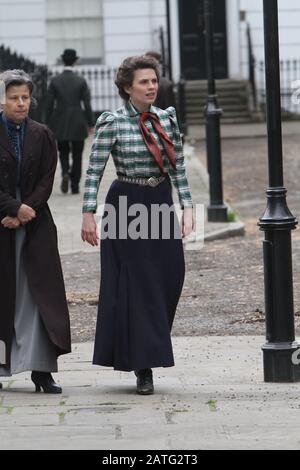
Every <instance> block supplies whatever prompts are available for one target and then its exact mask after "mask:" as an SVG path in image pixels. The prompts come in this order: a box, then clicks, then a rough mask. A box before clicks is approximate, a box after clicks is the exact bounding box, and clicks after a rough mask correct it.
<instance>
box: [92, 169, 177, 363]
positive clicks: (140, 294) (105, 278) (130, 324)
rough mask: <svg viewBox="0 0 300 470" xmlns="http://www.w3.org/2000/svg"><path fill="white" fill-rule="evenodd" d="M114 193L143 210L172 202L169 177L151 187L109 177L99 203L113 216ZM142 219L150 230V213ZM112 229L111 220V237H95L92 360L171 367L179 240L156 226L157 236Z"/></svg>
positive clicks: (116, 198)
mask: <svg viewBox="0 0 300 470" xmlns="http://www.w3.org/2000/svg"><path fill="white" fill-rule="evenodd" d="M120 196H126V197H127V206H128V207H130V206H131V205H132V204H137V203H140V204H143V205H144V206H146V207H147V209H148V213H149V214H150V210H151V206H152V205H153V204H167V205H168V206H172V205H173V200H172V189H171V183H170V180H169V178H167V179H166V180H165V181H163V182H162V183H161V184H159V185H158V186H156V187H154V188H152V187H149V186H138V185H136V184H131V183H124V182H120V181H118V180H115V181H114V182H113V183H112V185H111V187H110V189H109V191H108V194H107V197H106V201H105V203H106V204H111V205H112V206H113V207H114V208H115V210H116V215H117V220H118V217H119V215H120V214H119V211H121V215H123V216H124V215H125V214H124V213H122V210H123V209H122V208H121V206H122V204H120V199H119V198H120ZM123 201H124V198H123ZM105 215H106V214H104V216H105ZM135 217H136V216H135ZM135 217H131V218H128V219H127V224H130V222H131V221H132V220H133V219H134V218H135ZM170 217H171V216H170ZM175 219H176V222H177V226H178V220H177V218H175ZM152 220H153V219H152ZM103 221H104V219H103ZM148 222H149V224H148V226H149V232H150V230H151V218H150V215H149V220H148ZM165 222H166V221H164V223H165ZM152 226H153V223H152ZM118 230H119V225H118V224H117V237H116V238H115V237H111V238H104V239H101V242H100V243H101V247H100V259H101V283H100V294H99V305H98V318H97V327H96V337H95V349H94V358H93V363H94V364H98V365H102V366H110V367H114V369H116V370H121V371H132V370H137V369H145V368H152V367H170V366H173V365H174V357H173V351H172V343H171V337H170V333H171V328H172V324H173V320H174V316H175V311H176V307H177V304H178V301H179V298H180V294H181V291H182V286H183V281H184V274H185V264H184V253H183V246H182V240H181V239H180V238H178V237H176V236H174V233H171V237H169V238H168V239H165V237H163V236H162V231H161V227H160V230H159V231H160V233H159V237H158V239H153V238H152V239H151V238H150V239H141V238H139V239H132V238H128V237H127V238H126V239H120V237H118ZM171 232H172V231H171ZM114 238H115V239H114Z"/></svg>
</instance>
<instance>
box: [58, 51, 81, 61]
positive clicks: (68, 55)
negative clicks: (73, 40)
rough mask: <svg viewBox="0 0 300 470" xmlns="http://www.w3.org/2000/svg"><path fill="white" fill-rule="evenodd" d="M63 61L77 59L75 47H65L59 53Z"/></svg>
mask: <svg viewBox="0 0 300 470" xmlns="http://www.w3.org/2000/svg"><path fill="white" fill-rule="evenodd" d="M61 58H62V60H63V61H65V60H67V61H74V62H75V60H77V59H78V56H77V52H76V51H75V49H65V50H64V53H63V54H62V55H61Z"/></svg>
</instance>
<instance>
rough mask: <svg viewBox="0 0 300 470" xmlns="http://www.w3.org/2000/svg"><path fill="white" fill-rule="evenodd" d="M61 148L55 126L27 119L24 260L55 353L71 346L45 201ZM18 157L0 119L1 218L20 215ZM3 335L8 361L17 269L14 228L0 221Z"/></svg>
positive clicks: (54, 237) (23, 186)
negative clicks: (30, 212) (29, 214)
mask: <svg viewBox="0 0 300 470" xmlns="http://www.w3.org/2000/svg"><path fill="white" fill-rule="evenodd" d="M56 163H57V151H56V145H55V140H54V137H53V135H52V133H51V131H50V130H49V129H48V128H47V127H46V126H44V125H42V124H39V123H37V122H35V121H32V120H31V119H28V122H27V126H26V130H25V136H24V146H23V157H22V163H21V199H22V202H23V203H24V204H27V205H28V206H30V207H32V208H33V209H34V210H35V211H36V218H35V219H33V220H32V221H31V222H29V223H28V224H26V226H25V227H26V241H25V245H24V263H25V270H26V273H27V277H28V283H29V286H30V289H31V292H32V295H33V297H34V300H35V302H36V304H37V306H38V309H39V312H40V315H41V317H42V320H43V323H44V325H45V327H46V330H47V332H48V334H49V336H50V338H51V340H52V342H53V343H54V345H55V346H56V351H57V355H60V354H65V353H68V352H70V350H71V340H70V323H69V313H68V306H67V301H66V294H65V288H64V280H63V275H62V270H61V264H60V258H59V254H58V249H57V232H56V227H55V224H54V222H53V219H52V216H51V213H50V209H49V207H48V204H47V201H48V199H49V197H50V194H51V192H52V186H53V180H54V174H55V169H56ZM16 180H17V160H16V158H15V156H14V154H13V151H12V148H11V146H10V143H9V140H8V137H7V134H6V131H5V128H4V125H3V123H2V122H1V124H0V219H1V220H2V219H3V218H4V217H5V216H7V215H10V216H16V215H17V212H18V209H19V207H20V205H21V202H19V201H17V200H16V199H15V197H16ZM0 280H1V282H0V297H1V306H0V340H2V341H4V342H5V345H6V366H9V365H10V351H11V343H12V335H13V327H14V312H15V296H16V269H15V230H13V229H7V228H4V227H3V226H2V225H0Z"/></svg>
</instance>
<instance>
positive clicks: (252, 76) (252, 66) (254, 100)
mask: <svg viewBox="0 0 300 470" xmlns="http://www.w3.org/2000/svg"><path fill="white" fill-rule="evenodd" d="M247 43H248V63H249V84H250V89H251V94H252V107H253V109H254V110H256V108H257V91H256V77H255V65H256V61H255V56H254V53H253V46H252V37H251V28H250V24H249V23H247Z"/></svg>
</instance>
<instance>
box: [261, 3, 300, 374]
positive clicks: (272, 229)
mask: <svg viewBox="0 0 300 470" xmlns="http://www.w3.org/2000/svg"><path fill="white" fill-rule="evenodd" d="M263 3H264V34H265V62H266V67H265V69H266V96H267V125H268V161H269V188H268V189H267V207H266V210H265V212H264V214H263V216H262V217H261V218H260V220H259V226H260V229H261V230H263V231H264V232H265V240H264V242H263V253H264V277H265V308H266V339H267V343H266V344H265V345H264V346H263V347H262V350H263V364H264V380H265V382H298V381H300V365H299V364H297V362H299V361H297V356H298V352H297V350H298V348H299V347H300V345H299V344H298V343H297V342H295V328H294V301H293V274H292V246H291V231H292V230H293V229H295V228H296V225H297V221H296V219H295V217H294V216H293V215H292V214H291V212H290V211H289V208H288V206H287V202H286V193H287V191H286V189H285V187H284V183H283V163H282V127H281V100H280V68H279V39H278V4H277V0H264V2H263ZM295 359H296V361H295Z"/></svg>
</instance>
